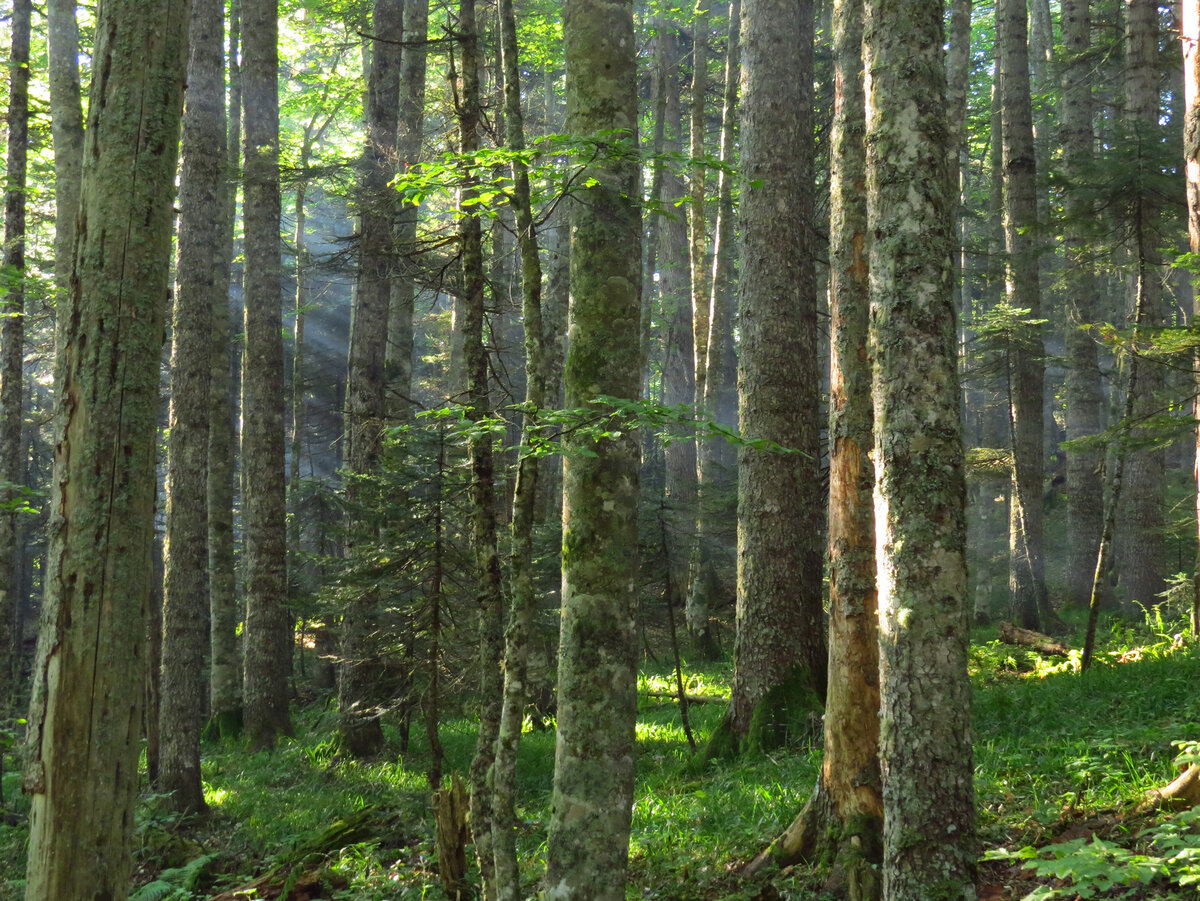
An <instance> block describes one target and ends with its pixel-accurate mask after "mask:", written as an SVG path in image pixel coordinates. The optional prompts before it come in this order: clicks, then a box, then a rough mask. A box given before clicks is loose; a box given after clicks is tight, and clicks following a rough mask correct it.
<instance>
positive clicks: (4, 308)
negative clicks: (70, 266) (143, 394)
mask: <svg viewBox="0 0 1200 901" xmlns="http://www.w3.org/2000/svg"><path fill="white" fill-rule="evenodd" d="M32 21H33V5H32V4H31V3H30V2H27V0H16V2H15V3H14V4H13V18H12V45H11V51H12V52H11V53H10V54H9V81H8V115H7V123H8V156H7V162H6V164H5V175H6V178H5V191H4V257H3V259H4V266H5V270H6V271H5V274H4V280H3V283H2V284H3V286H4V289H5V294H4V296H3V297H2V298H0V317H2V318H0V710H5V711H6V710H8V708H9V705H10V704H11V703H12V700H13V690H14V687H15V675H16V674H15V672H14V666H13V660H14V656H16V657H18V658H19V654H18V650H19V643H18V642H17V641H16V640H15V638H14V626H15V625H16V622H17V603H18V599H19V598H20V591H19V588H20V579H19V578H18V574H19V573H20V557H19V556H18V554H17V536H18V534H19V531H18V528H17V517H18V515H19V514H18V513H17V511H16V509H15V506H13V505H14V504H15V502H16V500H17V495H16V490H15V489H16V486H17V485H19V484H20V483H21V482H22V481H23V480H24V477H25V465H24V464H25V455H24V454H23V453H22V442H21V433H22V429H21V400H22V383H23V381H24V380H23V378H22V374H23V365H24V361H25V183H26V173H27V171H28V168H29V167H28V159H29V146H28V144H29V37H30V31H31V30H32Z"/></svg>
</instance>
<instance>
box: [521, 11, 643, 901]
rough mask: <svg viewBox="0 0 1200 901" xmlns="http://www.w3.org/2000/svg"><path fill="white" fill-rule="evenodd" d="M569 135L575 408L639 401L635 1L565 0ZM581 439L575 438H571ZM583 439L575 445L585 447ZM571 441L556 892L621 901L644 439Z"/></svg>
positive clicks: (552, 862)
mask: <svg viewBox="0 0 1200 901" xmlns="http://www.w3.org/2000/svg"><path fill="white" fill-rule="evenodd" d="M563 36H564V41H565V45H566V62H567V131H568V132H569V133H570V134H572V135H577V136H579V137H580V138H583V139H584V140H587V141H589V142H593V141H594V142H595V144H596V148H597V151H598V152H597V154H596V156H595V159H594V161H592V162H590V163H589V164H588V165H587V166H586V167H585V168H584V170H583V171H582V172H581V173H580V175H581V176H582V177H581V178H580V180H579V181H578V182H577V184H579V185H582V186H583V187H581V188H578V189H577V190H576V194H575V198H576V199H575V202H574V203H573V204H572V206H571V311H570V319H571V321H570V334H571V344H570V348H569V349H568V356H567V365H566V406H567V408H568V409H576V408H580V407H585V406H587V405H589V404H591V403H592V402H593V401H594V399H595V397H596V396H597V395H608V396H611V397H617V398H622V399H625V400H630V401H633V400H637V399H638V398H639V397H640V396H641V372H642V363H643V360H642V355H641V347H640V343H639V340H638V337H639V329H640V306H641V301H640V298H641V284H640V283H641V246H640V245H641V217H640V215H639V212H638V204H637V197H638V196H639V190H638V185H639V178H640V175H639V172H640V169H639V165H638V163H637V162H636V159H635V157H634V155H633V153H632V152H631V151H633V150H634V149H635V148H636V147H637V127H638V120H637V62H636V53H637V45H636V42H635V40H634V34H633V4H632V2H630V0H623V2H613V3H605V4H600V5H597V4H595V3H590V2H586V0H567V3H566V7H565V10H564V14H563ZM583 440H584V439H579V438H576V439H574V441H575V442H581V441H583ZM576 447H578V444H576ZM586 449H587V450H589V451H590V453H588V454H581V453H578V452H575V453H572V452H571V450H570V449H568V453H567V456H566V461H565V464H564V475H563V479H564V489H563V493H564V500H563V562H562V566H563V583H562V584H563V607H562V611H563V612H562V630H561V634H560V641H559V664H558V746H557V749H556V752H555V759H554V795H553V805H552V813H551V817H550V827H549V835H548V840H547V841H548V844H547V850H546V893H545V894H546V897H547V899H555V901H620V899H623V898H624V897H625V872H626V865H627V863H628V856H629V828H630V820H631V812H632V806H633V776H634V725H635V721H636V718H637V646H636V641H635V632H634V611H635V608H636V597H637V595H636V589H635V576H636V571H637V566H636V560H637V499H638V465H639V463H638V457H639V453H638V451H639V441H638V439H637V437H636V436H634V435H630V434H628V432H626V433H624V434H621V435H619V436H615V437H607V438H601V439H600V440H598V441H596V442H595V443H591V442H588V445H587V446H586Z"/></svg>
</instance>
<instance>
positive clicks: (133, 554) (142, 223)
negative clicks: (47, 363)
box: [25, 0, 188, 901]
mask: <svg viewBox="0 0 1200 901" xmlns="http://www.w3.org/2000/svg"><path fill="white" fill-rule="evenodd" d="M187 29H188V4H187V3H178V2H172V0H160V2H146V0H136V2H134V0H110V2H107V3H105V4H104V5H103V6H102V7H100V10H99V16H98V19H97V22H96V42H95V47H94V49H93V53H92V63H93V67H94V71H95V72H96V78H95V79H93V82H92V98H91V103H90V104H89V110H90V113H89V119H90V121H89V123H88V130H87V147H86V154H85V155H86V159H87V165H86V168H85V171H84V176H83V184H82V192H81V198H80V209H79V218H78V220H77V222H78V227H79V230H78V233H77V236H76V242H75V247H76V252H75V264H74V269H73V274H72V278H71V293H70V296H69V298H68V300H67V306H66V309H65V310H64V311H63V312H64V313H65V314H66V315H65V316H64V317H63V319H64V323H65V324H64V328H63V338H64V343H63V344H62V345H60V346H59V348H58V351H59V353H58V358H57V365H56V370H57V371H56V378H55V385H56V394H57V398H56V401H55V421H54V432H55V442H54V443H55V462H54V476H53V480H52V486H53V488H52V491H53V495H52V499H51V509H52V510H53V511H54V513H53V519H52V520H51V523H50V527H49V531H50V536H49V537H50V551H49V554H48V556H47V571H46V583H45V584H46V592H45V598H44V601H43V605H42V626H41V632H40V635H39V646H38V659H37V664H36V666H35V673H34V683H35V684H34V689H33V695H32V698H33V700H32V703H31V705H30V713H29V727H28V732H27V736H28V758H27V761H28V763H27V770H26V775H25V789H26V791H27V792H29V793H30V794H31V795H32V809H31V813H30V838H29V857H28V866H27V871H26V888H25V897H26V898H28V899H30V901H34V899H37V901H42V899H47V898H109V899H113V901H120V899H124V898H125V897H126V896H127V894H128V892H129V876H130V854H129V851H130V843H131V839H132V836H133V819H134V817H133V809H134V804H135V802H136V800H137V783H138V775H137V758H138V746H139V740H140V736H141V727H142V722H141V715H142V692H143V685H142V681H143V678H144V675H145V672H146V665H145V647H144V635H145V632H146V610H147V605H148V603H149V597H150V583H151V579H152V572H153V567H152V565H151V559H150V557H151V549H152V548H153V546H154V494H155V477H154V457H155V436H156V426H157V419H158V396H159V385H158V374H159V360H160V358H161V348H162V336H163V311H164V306H165V304H164V300H165V297H166V292H167V278H168V265H169V257H170V248H171V219H172V209H171V200H172V196H173V194H174V183H175V163H176V155H177V147H178V142H179V120H180V115H181V112H182V102H183V82H184V68H185V63H186V58H187V56H186V54H187Z"/></svg>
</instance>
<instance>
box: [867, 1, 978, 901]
mask: <svg viewBox="0 0 1200 901" xmlns="http://www.w3.org/2000/svg"><path fill="white" fill-rule="evenodd" d="M863 37H864V54H865V58H866V65H865V70H866V91H867V148H868V150H867V197H868V214H869V231H870V234H871V236H872V239H871V250H870V283H871V285H870V297H871V314H870V316H871V318H870V343H869V352H870V354H871V356H872V358H873V364H874V381H873V385H874V387H873V395H874V409H875V444H874V461H875V486H876V487H875V534H876V554H877V558H876V559H877V586H878V592H879V628H880V639H879V657H880V661H879V662H880V705H881V710H880V763H881V768H882V775H883V804H884V854H883V880H884V888H883V894H884V897H885V898H888V899H894V901H906V899H911V901H943V899H956V901H957V899H964V901H965V899H972V898H974V897H975V888H974V885H975V879H974V876H975V860H976V857H977V855H978V848H977V844H976V840H975V805H974V793H973V785H972V757H971V738H970V731H971V730H970V683H969V681H968V679H967V643H968V635H967V613H966V602H965V599H966V565H965V543H966V529H965V519H964V510H963V507H964V501H965V485H964V479H963V449H962V438H961V433H960V429H961V425H960V415H959V396H960V395H959V386H958V375H957V366H956V360H955V331H954V309H953V305H952V300H951V289H950V273H951V253H952V250H953V242H954V229H953V221H954V219H953V210H954V202H955V201H954V198H955V193H956V192H955V189H954V182H953V178H952V176H951V172H950V168H949V156H948V154H947V153H946V140H947V137H948V135H947V130H946V127H945V123H944V115H945V112H944V97H945V89H946V83H945V69H944V64H943V51H942V46H943V35H942V6H941V4H940V3H929V2H926V0H867V2H866V19H865V28H864V35H863ZM934 711H936V714H935V713H934Z"/></svg>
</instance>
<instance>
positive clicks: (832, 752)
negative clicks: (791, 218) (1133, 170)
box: [759, 0, 883, 901]
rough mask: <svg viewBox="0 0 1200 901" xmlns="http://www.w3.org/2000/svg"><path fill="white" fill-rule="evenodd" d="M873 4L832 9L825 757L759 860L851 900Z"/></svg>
mask: <svg viewBox="0 0 1200 901" xmlns="http://www.w3.org/2000/svg"><path fill="white" fill-rule="evenodd" d="M862 12H863V8H862V3H861V0H839V2H836V3H835V4H834V8H833V33H834V65H835V67H836V68H835V83H836V85H837V91H836V94H835V96H834V119H833V134H832V137H831V140H830V152H831V173H830V213H831V215H830V232H829V237H830V283H831V284H830V297H831V298H832V302H833V308H832V333H831V336H830V340H831V344H832V358H831V360H830V370H831V380H830V401H829V407H830V409H829V443H830V451H829V455H830V456H829V690H828V694H827V696H826V701H825V756H824V758H823V762H822V766H821V773H820V775H819V777H818V779H817V787H816V789H815V790H814V792H813V794H812V796H811V798H810V799H809V801H808V803H807V804H806V805H805V807H804V810H802V811H801V813H800V815H799V816H798V817H797V818H796V820H795V821H794V822H793V823H792V825H791V826H790V827H789V828H788V830H787V831H786V832H785V833H784V834H783V835H782V836H781V837H780V838H778V839H776V841H775V842H774V843H773V844H772V846H771V847H770V848H769V849H767V851H766V852H764V853H763V854H762V855H761V856H760V858H759V861H760V862H761V863H767V862H773V863H775V864H777V865H778V866H789V865H791V864H793V863H795V862H797V861H798V860H802V859H803V860H810V861H814V862H815V861H817V860H830V861H834V862H835V863H834V866H835V869H838V870H842V871H844V872H845V876H846V883H847V885H848V887H849V895H848V896H849V897H850V898H851V899H852V901H875V899H878V898H879V897H880V891H881V888H882V886H881V884H880V881H879V875H878V873H879V864H880V861H881V858H882V850H883V797H882V794H881V785H880V773H879V757H878V753H879V645H878V638H879V630H878V627H877V625H876V616H877V613H878V602H877V596H876V590H875V516H874V506H873V500H872V491H873V488H874V484H875V471H874V468H873V466H872V464H871V460H870V453H871V447H872V441H873V439H872V431H871V430H872V409H871V370H870V367H869V366H866V365H864V361H866V360H867V359H869V357H868V353H867V314H868V302H869V298H868V287H869V285H868V271H867V256H868V232H867V194H866V188H867V181H866V162H867V160H866V144H865V143H864V138H865V132H866V120H865V118H864V115H865V113H864V106H863V82H862Z"/></svg>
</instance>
